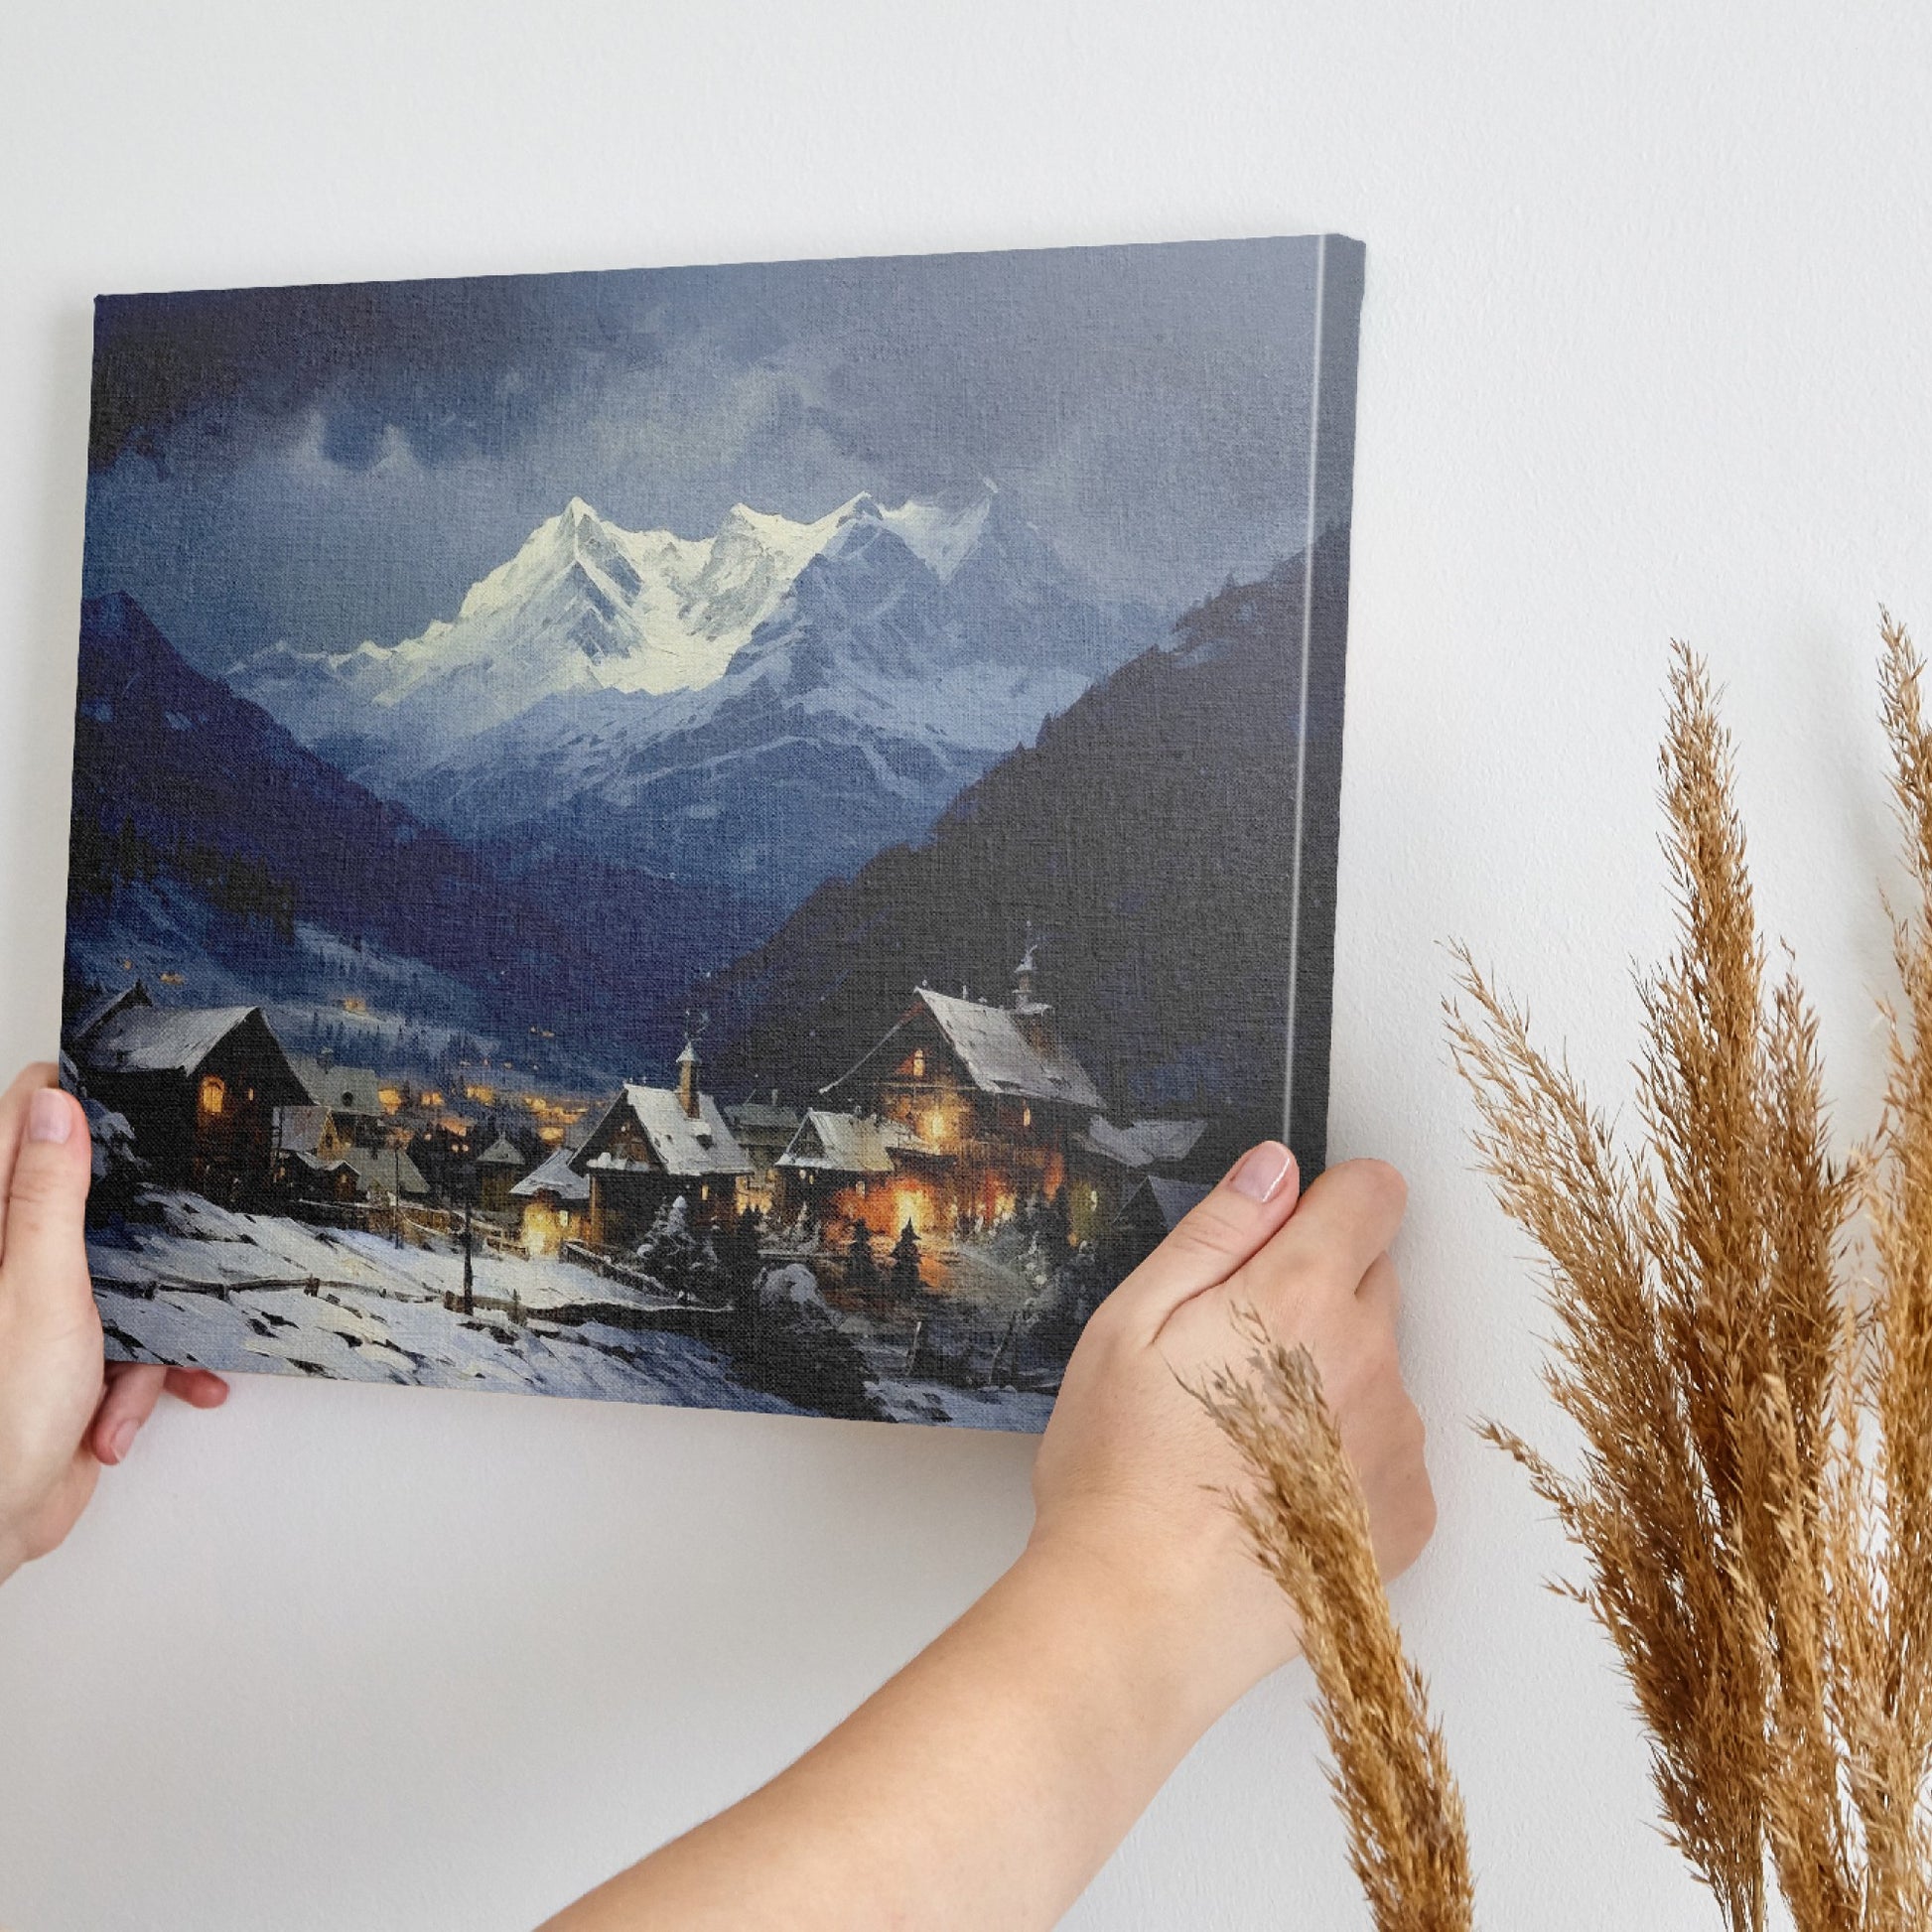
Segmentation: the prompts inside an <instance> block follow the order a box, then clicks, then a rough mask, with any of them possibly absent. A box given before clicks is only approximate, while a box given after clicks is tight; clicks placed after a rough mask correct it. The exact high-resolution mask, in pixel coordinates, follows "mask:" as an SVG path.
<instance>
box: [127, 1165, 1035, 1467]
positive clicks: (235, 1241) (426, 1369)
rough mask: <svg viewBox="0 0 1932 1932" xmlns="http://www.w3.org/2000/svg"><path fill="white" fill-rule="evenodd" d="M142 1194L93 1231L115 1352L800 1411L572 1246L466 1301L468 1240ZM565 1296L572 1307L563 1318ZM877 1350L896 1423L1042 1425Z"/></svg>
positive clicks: (1002, 1397) (527, 1264) (481, 1284)
mask: <svg viewBox="0 0 1932 1932" xmlns="http://www.w3.org/2000/svg"><path fill="white" fill-rule="evenodd" d="M146 1205H147V1206H148V1207H149V1208H150V1209H152V1210H154V1211H156V1212H158V1213H159V1215H160V1217H161V1218H160V1219H159V1220H157V1221H145V1220H144V1221H139V1222H126V1223H118V1224H116V1226H115V1227H114V1228H112V1229H109V1230H96V1231H95V1233H94V1235H93V1237H92V1239H91V1240H90V1242H89V1257H90V1261H91V1265H92V1269H93V1277H94V1293H95V1300H96V1301H97V1303H98V1304H99V1307H100V1315H101V1321H102V1324H103V1326H104V1327H105V1329H106V1333H107V1352H108V1355H109V1356H110V1358H112V1359H114V1360H118V1361H165V1362H171V1363H177V1364H183V1365H194V1366H199V1367H204V1368H212V1369H219V1370H222V1371H232V1370H241V1371H261V1372H266V1373H271V1374H284V1375H288V1374H308V1375H325V1376H333V1377H337V1378H340V1379H343V1380H346V1381H358V1382H399V1383H420V1384H423V1385H425V1386H428V1387H433V1388H476V1389H500V1390H510V1391H514V1392H518V1393H522V1394H530V1395H565V1396H590V1397H600V1398H605V1399H609V1400H615V1401H622V1402H659V1403H670V1404H675V1405H678V1406H682V1407H687V1408H707V1409H744V1410H758V1411H762V1412H766V1413H772V1414H783V1415H797V1414H800V1413H803V1412H801V1411H800V1410H799V1409H797V1408H796V1407H795V1406H794V1405H793V1404H791V1403H789V1402H785V1401H783V1400H781V1399H779V1398H778V1397H776V1396H773V1395H769V1394H766V1393H764V1392H762V1391H760V1390H757V1389H748V1388H747V1387H745V1386H744V1384H743V1383H741V1382H740V1381H739V1380H738V1379H737V1378H736V1376H735V1375H734V1374H733V1371H732V1366H731V1362H730V1360H729V1359H728V1357H727V1355H726V1354H725V1352H724V1351H723V1349H722V1348H721V1347H714V1346H712V1345H710V1344H709V1343H708V1342H705V1341H703V1340H699V1339H695V1338H693V1337H690V1336H686V1335H681V1334H672V1333H666V1332H664V1331H662V1330H660V1329H653V1328H640V1327H637V1326H634V1325H630V1323H631V1322H632V1321H633V1320H634V1317H635V1315H636V1314H637V1313H638V1312H639V1311H642V1310H644V1309H647V1308H649V1307H651V1306H653V1305H652V1304H651V1302H650V1301H649V1298H647V1297H646V1296H644V1295H643V1294H641V1293H639V1292H638V1291H637V1290H635V1289H632V1288H629V1287H627V1286H625V1285H624V1284H623V1283H621V1282H613V1281H607V1280H605V1279H604V1278H603V1277H602V1276H600V1275H598V1274H596V1273H595V1272H593V1271H592V1270H590V1269H588V1268H584V1267H580V1266H578V1265H577V1264H575V1263H572V1262H569V1261H562V1260H546V1261H530V1260H526V1259H522V1258H519V1257H511V1256H496V1255H490V1254H486V1253H483V1252H481V1251H480V1252H478V1254H477V1255H476V1256H475V1258H474V1262H473V1267H474V1271H475V1272H474V1290H473V1302H474V1305H475V1309H476V1311H475V1312H474V1313H472V1314H467V1315H466V1314H464V1313H463V1312H462V1311H460V1310H459V1309H451V1308H446V1307H445V1306H444V1301H445V1297H446V1296H451V1297H460V1296H461V1293H462V1288H463V1257H462V1256H461V1254H459V1253H456V1252H443V1251H439V1250H437V1249H433V1248H417V1247H402V1248H398V1247H395V1246H393V1245H392V1244H391V1242H390V1241H389V1240H388V1238H387V1237H385V1236H382V1235H374V1234H367V1233H361V1232H358V1231H353V1230H344V1229H336V1228H326V1227H316V1226H310V1225H307V1224H305V1223H302V1222H298V1221H291V1220H286V1219H283V1218H281V1217H280V1216H276V1215H265V1214H241V1213H234V1212H231V1211H230V1210H228V1209H225V1208H221V1207H217V1206H215V1205H214V1204H213V1203H211V1202H209V1201H207V1200H204V1199H202V1197H201V1196H200V1195H197V1194H189V1193H170V1194H159V1195H154V1196H151V1197H150V1198H149V1200H148V1201H147V1203H146ZM512 1307H514V1308H515V1310H516V1311H517V1316H518V1318H515V1319H512V1318H511V1313H510V1311H511V1309H512ZM557 1311H570V1314H571V1315H572V1317H574V1318H571V1319H567V1320H559V1319H556V1318H554V1317H555V1315H556V1313H557ZM600 1311H603V1312H602V1315H600ZM577 1317H581V1318H577ZM866 1352H867V1355H868V1359H869V1361H871V1362H872V1363H873V1364H874V1369H875V1375H876V1379H875V1380H874V1382H873V1385H872V1386H873V1394H874V1398H875V1400H876V1401H877V1402H878V1404H879V1407H880V1410H881V1412H882V1414H884V1415H885V1416H886V1417H887V1418H889V1419H890V1420H892V1421H895V1422H914V1423H943V1424H950V1425H952V1426H954V1427H962V1428H969V1429H1006V1430H1022V1431H1035V1430H1038V1429H1041V1428H1043V1427H1044V1426H1045V1421H1046V1416H1047V1414H1048V1412H1049V1411H1050V1409H1051V1407H1052V1399H1051V1397H1050V1396H1045V1395H1040V1394H1035V1393H1031V1392H1023V1391H1017V1390H1012V1389H988V1390H971V1389H955V1388H948V1387H944V1386H941V1385H939V1384H935V1383H931V1382H925V1381H916V1382H915V1381H910V1380H907V1379H906V1378H904V1377H903V1376H899V1375H895V1374H893V1373H892V1368H891V1362H890V1357H889V1354H888V1353H886V1352H884V1351H882V1352H881V1353H880V1354H877V1355H875V1354H874V1352H873V1351H872V1350H870V1349H868V1350H867V1351H866Z"/></svg>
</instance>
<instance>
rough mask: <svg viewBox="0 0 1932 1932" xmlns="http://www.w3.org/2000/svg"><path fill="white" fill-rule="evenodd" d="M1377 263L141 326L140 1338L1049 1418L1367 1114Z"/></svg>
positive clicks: (884, 280) (128, 368)
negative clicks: (1366, 760) (1368, 343)
mask: <svg viewBox="0 0 1932 1932" xmlns="http://www.w3.org/2000/svg"><path fill="white" fill-rule="evenodd" d="M1361 286H1362V250H1361V247H1360V246H1359V244H1357V243H1355V242H1352V241H1349V240H1346V239H1343V238H1340V237H1336V236H1315V237H1302V238H1288V239H1266V240H1253V241H1233V242H1202V243H1179V244H1171V245H1160V246H1131V247H1108V248H1087V249H1053V250H1037V251H1035V250H1029V251H1024V252H1008V253H989V254H961V255H941V256H927V257H908V258H899V259H876V260H852V261H824V262H791V263H782V264H765V265H747V266H736V267H720V268H686V269H670V270H652V271H638V272H634V273H632V272H611V273H595V274H556V275H536V276H521V277H496V278H486V279H466V280H443V281H424V282H394V283H377V284H366V285H361V286H327V287H304V288H278V289H252V290H230V291H220V292H212V293H207V292H204V293H189V294H171V295H130V296H115V297H103V298H102V299H101V300H100V302H99V304H98V305H97V310H96V320H95V357H94V377H93V409H92V426H91V436H92V447H91V451H90V461H89V477H88V499H87V536H86V556H85V571H84V584H83V603H82V606H81V614H80V644H79V681H78V701H77V709H76V717H75V723H74V763H73V818H72V845H71V861H70V885H69V930H68V952H67V997H66V1005H65V1020H64V1038H63V1047H64V1072H65V1075H66V1077H67V1078H68V1079H69V1080H70V1081H71V1083H72V1084H73V1086H74V1088H75V1090H76V1091H77V1092H79V1094H80V1095H81V1096H82V1098H83V1100H84V1102H85V1104H86V1106H87V1110H88V1114H89V1117H90V1119H91V1120H92V1122H93V1127H94V1138H95V1171H96V1181H95V1186H94V1191H93V1198H92V1204H91V1208H90V1236H89V1245H90V1255H91V1261H92V1268H93V1274H94V1281H95V1286H96V1291H97V1294H98V1298H99V1304H100V1309H101V1314H102V1318H103V1321H104V1323H105V1327H106V1332H107V1337H108V1346H109V1350H110V1353H111V1354H113V1355H115V1356H117V1357H121V1358H128V1359H138V1360H161V1361H167V1362H177V1363H200V1364H204V1365H207V1366H208V1367H212V1368H217V1369H221V1370H236V1369H261V1370H271V1371H277V1372H283V1373H301V1374H308V1375H317V1376H340V1377H354V1378H361V1379H374V1380H382V1381H392V1382H399V1383H423V1384H433V1385H437V1386H443V1387H451V1386H462V1387H475V1388H480V1389H506V1390H524V1391H535V1392H542V1393H549V1394H558V1395H575V1396H604V1397H615V1398H621V1399H625V1400H633V1401H644V1402H665V1403H680V1404H692V1405H708V1406H723V1407H729V1408H737V1409H765V1410H773V1411H779V1412H786V1413H805V1414H813V1415H828V1416H841V1417H859V1418H878V1419H882V1420H897V1421H906V1422H930V1423H948V1424H957V1425H967V1426H977V1427H994V1428H1006V1429H1036V1428H1038V1427H1040V1426H1041V1425H1042V1424H1043V1422H1044V1420H1045V1417H1046V1414H1047V1412H1048V1410H1049V1408H1050V1407H1051V1403H1052V1398H1053V1394H1054V1391H1055V1390H1056V1388H1057V1386H1058V1382H1059V1378H1060V1375H1061V1372H1062V1370H1063V1368H1064V1365H1065V1362H1066V1359H1067V1355H1068V1352H1069V1351H1070V1349H1071V1348H1072V1346H1073V1343H1074V1341H1075V1339H1076V1338H1077V1336H1078V1334H1079V1332H1080V1329H1081V1326H1082V1324H1083V1323H1084V1321H1085V1320H1086V1319H1087V1317H1088V1316H1089V1315H1090V1314H1091V1312H1092V1311H1093V1310H1094V1309H1095V1307H1097V1306H1098V1304H1099V1303H1100V1302H1101V1301H1102V1300H1103V1299H1104V1297H1105V1296H1106V1295H1107V1294H1108V1293H1109V1292H1110V1291H1111V1289H1112V1288H1113V1287H1114V1286H1115V1285H1117V1283H1118V1282H1119V1281H1120V1279H1121V1278H1122V1276H1123V1275H1124V1274H1125V1273H1126V1272H1127V1271H1128V1270H1129V1269H1130V1268H1131V1267H1132V1266H1133V1265H1134V1264H1135V1262H1136V1261H1137V1260H1138V1259H1139V1258H1140V1257H1141V1256H1142V1255H1143V1254H1145V1253H1146V1251H1147V1249H1148V1248H1149V1247H1150V1246H1151V1245H1152V1244H1153V1243H1154V1242H1155V1241H1157V1240H1159V1238H1160V1237H1161V1235H1162V1234H1163V1233H1164V1232H1165V1231H1166V1230H1167V1228H1169V1227H1170V1226H1172V1224H1173V1220H1174V1219H1175V1218H1176V1216H1177V1215H1178V1214H1179V1213H1181V1212H1183V1211H1184V1210H1185V1208H1186V1207H1187V1205H1188V1204H1189V1203H1190V1202H1191V1201H1193V1200H1194V1199H1197V1198H1198V1197H1199V1195H1200V1193H1201V1192H1202V1191H1203V1190H1204V1188H1205V1187H1206V1185H1207V1184H1208V1183H1209V1182H1211V1181H1212V1179H1213V1178H1214V1177H1215V1176H1216V1175H1217V1174H1219V1173H1221V1172H1222V1171H1224V1169H1225V1168H1226V1166H1227V1165H1228V1163H1229V1162H1230V1161H1231V1160H1232V1159H1233V1158H1234V1156H1235V1154H1236V1153H1237V1152H1238V1151H1239V1150H1240V1149H1241V1148H1242V1147H1243V1146H1244V1145H1246V1144H1248V1143H1250V1142H1252V1141H1254V1140H1257V1139H1261V1138H1263V1137H1266V1136H1270V1135H1277V1134H1282V1133H1284V1132H1285V1133H1286V1134H1287V1136H1288V1138H1289V1139H1290V1141H1291V1142H1292V1144H1293V1145H1294V1146H1295V1148H1296V1149H1297V1151H1298V1153H1299V1154H1300V1155H1301V1157H1302V1159H1303V1162H1304V1166H1305V1167H1306V1168H1307V1169H1308V1170H1310V1171H1311V1172H1312V1171H1313V1170H1314V1169H1316V1168H1318V1167H1319V1165H1320V1161H1321V1153H1322V1138H1323V1127H1324V1119H1325V1114H1326V1106H1327V1078H1328V1073H1327V1056H1328V1024H1329V995H1330V976H1331V962H1332V931H1333V905H1334V880H1335V861H1336V840H1337V831H1338V826H1337V813H1338V799H1339V787H1340V770H1341V729H1342V670H1343V654H1344V637H1345V627H1346V612H1347V576H1348V530H1349V500H1350V477H1351V467H1352V461H1353V426H1354V379H1355V345H1356V320H1357V314H1358V310H1359V305H1360V298H1361Z"/></svg>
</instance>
